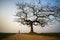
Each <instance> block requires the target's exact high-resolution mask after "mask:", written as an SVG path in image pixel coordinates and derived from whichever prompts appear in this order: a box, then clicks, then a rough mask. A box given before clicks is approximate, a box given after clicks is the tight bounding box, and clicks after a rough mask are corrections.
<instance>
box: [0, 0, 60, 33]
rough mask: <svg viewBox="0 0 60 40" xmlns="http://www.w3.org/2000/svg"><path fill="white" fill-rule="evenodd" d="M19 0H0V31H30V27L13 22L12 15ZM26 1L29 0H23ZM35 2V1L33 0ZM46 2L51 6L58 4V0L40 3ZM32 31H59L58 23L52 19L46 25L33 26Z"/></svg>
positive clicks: (59, 25) (45, 0) (43, 1)
mask: <svg viewBox="0 0 60 40" xmlns="http://www.w3.org/2000/svg"><path fill="white" fill-rule="evenodd" d="M18 1H19V0H0V32H12V33H14V32H16V33H17V32H18V30H21V32H22V33H23V32H27V33H28V32H30V27H28V26H27V25H22V24H19V23H17V22H13V21H14V18H16V17H15V16H14V15H15V14H16V12H17V6H16V3H17V2H18ZM24 1H26V2H30V1H31V0H24ZM56 1H57V2H56ZM35 2H36V1H35ZM47 2H49V3H51V6H54V5H60V4H59V3H60V1H59V0H48V1H47V0H42V4H43V5H44V4H46V3H47ZM34 32H37V33H43V32H60V23H59V22H57V21H55V20H54V21H53V22H51V23H49V25H46V27H43V28H42V27H40V26H34Z"/></svg>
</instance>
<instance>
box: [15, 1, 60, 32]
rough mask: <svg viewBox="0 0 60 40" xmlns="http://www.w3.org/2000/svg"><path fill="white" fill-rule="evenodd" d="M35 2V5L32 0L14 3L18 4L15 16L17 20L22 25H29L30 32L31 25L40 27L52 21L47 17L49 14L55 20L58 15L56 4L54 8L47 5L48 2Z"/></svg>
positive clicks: (59, 11) (59, 15)
mask: <svg viewBox="0 0 60 40" xmlns="http://www.w3.org/2000/svg"><path fill="white" fill-rule="evenodd" d="M37 3H38V4H36V5H35V2H34V0H33V2H31V3H27V2H18V3H17V4H16V5H17V6H18V12H17V13H16V16H18V17H19V18H18V20H17V22H20V23H22V24H23V25H30V27H31V33H33V25H35V26H36V25H41V27H45V25H46V24H48V22H49V21H52V20H51V18H49V17H50V16H54V18H55V19H56V20H57V17H60V9H59V8H57V7H56V6H54V7H53V8H54V9H53V8H52V7H49V4H47V5H44V6H43V5H42V4H41V0H37ZM46 19H48V20H46ZM58 19H59V18H58ZM57 21H60V20H57Z"/></svg>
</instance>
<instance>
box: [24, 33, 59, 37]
mask: <svg viewBox="0 0 60 40" xmlns="http://www.w3.org/2000/svg"><path fill="white" fill-rule="evenodd" d="M23 34H28V35H38V36H51V37H60V33H32V34H30V33H23Z"/></svg>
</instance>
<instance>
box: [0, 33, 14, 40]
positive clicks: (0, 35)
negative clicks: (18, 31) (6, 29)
mask: <svg viewBox="0 0 60 40" xmlns="http://www.w3.org/2000/svg"><path fill="white" fill-rule="evenodd" d="M12 35H15V33H0V40H1V39H3V38H7V37H8V36H12Z"/></svg>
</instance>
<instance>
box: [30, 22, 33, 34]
mask: <svg viewBox="0 0 60 40" xmlns="http://www.w3.org/2000/svg"><path fill="white" fill-rule="evenodd" d="M30 26H31V32H30V33H34V32H33V23H32V22H30Z"/></svg>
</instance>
